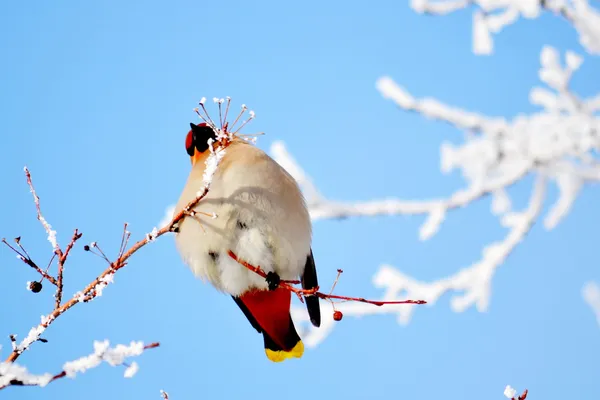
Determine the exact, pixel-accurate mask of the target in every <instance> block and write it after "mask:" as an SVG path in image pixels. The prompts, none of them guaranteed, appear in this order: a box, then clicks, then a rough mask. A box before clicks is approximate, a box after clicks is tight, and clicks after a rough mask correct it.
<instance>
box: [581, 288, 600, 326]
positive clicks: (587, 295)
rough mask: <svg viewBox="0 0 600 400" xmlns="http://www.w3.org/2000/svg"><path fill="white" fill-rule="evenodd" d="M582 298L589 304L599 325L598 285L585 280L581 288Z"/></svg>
mask: <svg viewBox="0 0 600 400" xmlns="http://www.w3.org/2000/svg"><path fill="white" fill-rule="evenodd" d="M581 294H582V295H583V299H584V300H585V302H586V303H587V304H588V305H589V306H590V308H591V309H592V312H593V313H594V315H595V316H596V321H598V325H600V285H598V284H597V283H596V282H587V283H586V284H585V285H584V286H583V289H582V290H581Z"/></svg>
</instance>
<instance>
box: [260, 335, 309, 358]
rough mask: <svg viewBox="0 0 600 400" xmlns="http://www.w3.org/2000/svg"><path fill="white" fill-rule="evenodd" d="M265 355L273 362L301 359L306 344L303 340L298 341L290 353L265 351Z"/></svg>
mask: <svg viewBox="0 0 600 400" xmlns="http://www.w3.org/2000/svg"><path fill="white" fill-rule="evenodd" d="M265 353H266V354H267V358H268V359H269V360H271V361H273V362H282V361H284V360H286V359H288V358H292V357H296V358H300V357H302V354H304V343H302V340H300V341H298V343H296V345H295V346H294V348H293V349H291V350H289V351H285V350H277V351H275V350H271V349H265Z"/></svg>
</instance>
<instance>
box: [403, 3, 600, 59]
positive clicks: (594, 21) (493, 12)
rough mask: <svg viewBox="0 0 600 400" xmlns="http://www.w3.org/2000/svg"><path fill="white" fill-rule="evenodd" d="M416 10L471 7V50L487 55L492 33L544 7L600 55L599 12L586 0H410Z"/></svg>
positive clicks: (446, 11)
mask: <svg viewBox="0 0 600 400" xmlns="http://www.w3.org/2000/svg"><path fill="white" fill-rule="evenodd" d="M411 5H412V8H413V9H414V10H415V11H416V12H418V13H425V14H430V15H446V14H449V13H451V12H454V11H458V10H462V9H464V8H467V7H470V6H475V7H476V10H475V12H474V14H473V51H474V52H475V53H476V54H490V53H491V52H492V50H493V40H492V33H498V32H500V31H501V30H502V29H503V28H504V27H505V26H508V25H510V24H513V23H514V22H516V21H517V20H518V19H519V17H521V16H522V17H524V18H528V19H532V18H537V17H539V15H540V13H541V12H542V11H544V10H547V11H549V12H552V13H554V14H557V15H560V16H562V17H563V18H565V20H567V21H568V22H569V23H570V24H571V25H573V27H574V28H575V29H576V30H577V32H578V33H579V41H580V42H581V45H582V46H583V47H584V48H585V49H586V50H587V51H589V52H590V53H591V54H600V12H599V11H598V10H597V9H595V8H594V7H592V6H591V5H590V3H589V1H588V0H577V1H569V2H567V1H564V0H495V1H489V0H412V2H411Z"/></svg>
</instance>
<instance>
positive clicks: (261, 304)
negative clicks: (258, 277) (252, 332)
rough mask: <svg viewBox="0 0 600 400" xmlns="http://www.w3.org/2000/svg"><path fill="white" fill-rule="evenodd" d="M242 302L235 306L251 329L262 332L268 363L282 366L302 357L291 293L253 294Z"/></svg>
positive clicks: (280, 290) (302, 347) (277, 290)
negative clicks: (286, 362) (246, 319)
mask: <svg viewBox="0 0 600 400" xmlns="http://www.w3.org/2000/svg"><path fill="white" fill-rule="evenodd" d="M239 300H240V301H238V300H237V299H236V303H238V305H239V306H240V308H241V309H242V311H243V312H244V314H245V315H246V317H247V318H248V320H249V321H250V323H251V324H252V326H254V328H256V330H257V331H259V332H262V334H263V339H264V346H265V353H266V355H267V358H269V360H271V361H273V362H281V361H284V360H286V359H288V358H292V357H296V358H300V357H302V354H303V353H304V344H303V343H302V340H301V339H300V336H298V332H296V328H295V326H294V322H293V321H292V317H291V315H290V305H291V300H292V294H291V292H290V291H289V290H286V289H282V288H277V289H275V290H253V291H250V292H247V293H244V294H243V295H242V296H241V297H239ZM240 303H241V304H240Z"/></svg>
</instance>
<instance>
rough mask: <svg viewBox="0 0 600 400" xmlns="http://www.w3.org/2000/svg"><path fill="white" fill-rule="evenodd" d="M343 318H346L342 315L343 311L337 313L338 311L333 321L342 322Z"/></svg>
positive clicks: (334, 314)
mask: <svg viewBox="0 0 600 400" xmlns="http://www.w3.org/2000/svg"><path fill="white" fill-rule="evenodd" d="M343 316H344V314H342V312H341V311H337V310H336V311H334V312H333V319H334V320H335V321H341V320H342V317H343Z"/></svg>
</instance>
